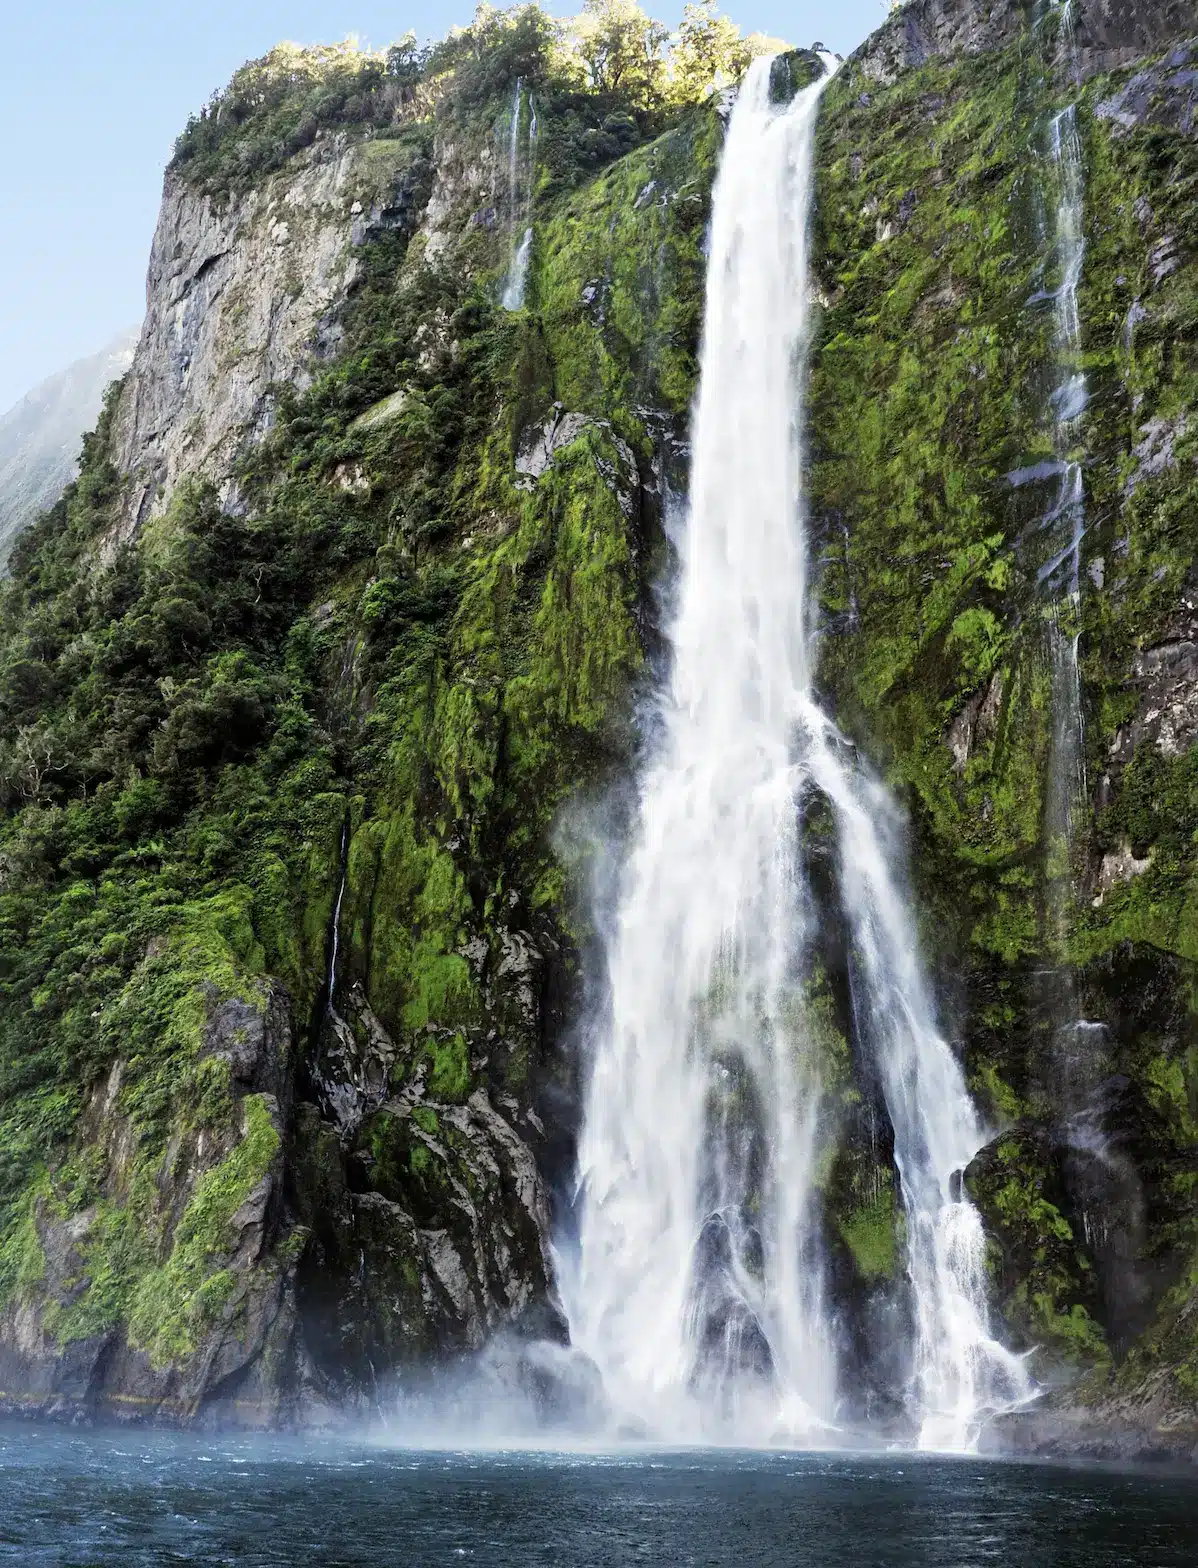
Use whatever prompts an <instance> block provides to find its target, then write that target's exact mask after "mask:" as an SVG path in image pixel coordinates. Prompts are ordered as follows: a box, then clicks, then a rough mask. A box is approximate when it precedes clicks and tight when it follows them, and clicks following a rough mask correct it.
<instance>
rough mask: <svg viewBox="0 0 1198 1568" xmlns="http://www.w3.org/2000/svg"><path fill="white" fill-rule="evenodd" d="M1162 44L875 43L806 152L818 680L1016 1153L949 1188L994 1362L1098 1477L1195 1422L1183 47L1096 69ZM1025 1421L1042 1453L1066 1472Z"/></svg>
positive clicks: (1190, 369)
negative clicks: (884, 54) (1028, 1385)
mask: <svg viewBox="0 0 1198 1568" xmlns="http://www.w3.org/2000/svg"><path fill="white" fill-rule="evenodd" d="M909 9H910V10H911V12H912V13H913V14H912V17H911V18H910V19H906V18H904V17H902V16H900V17H898V18H896V19H894V20H893V21H892V22H891V23H890V24H889V34H890V41H891V44H893V42H894V40H895V39H896V38H905V37H907V36H908V35H907V33H905V32H904V31H903V24H904V23H905V21H906V20H910V21H912V22H913V23H916V24H918V25H919V26H924V27H925V34H926V35H929V36H931V35H934V25H935V22H936V18H937V17H938V16H939V15H940V14H941V13H940V12H939V11H937V10H936V9H935V8H930V9H928V8H925V9H924V10H921V9H920V8H919V7H917V6H912V7H910V8H909ZM1166 13H1167V8H1155V7H1154V8H1150V9H1149V8H1136V7H1122V8H1118V7H1114V6H1108V7H1102V6H1091V7H1089V8H1087V7H1085V6H1082V7H1081V8H1080V11H1079V15H1078V23H1077V33H1076V38H1075V39H1071V38H1070V37H1069V36H1068V35H1067V34H1066V33H1065V32H1064V31H1062V30H1060V29H1059V28H1058V27H1057V25H1056V24H1057V22H1058V21H1059V16H1054V15H1053V14H1052V13H1051V12H1044V11H1039V12H1037V13H1036V14H1035V15H1034V16H1033V18H1032V24H1033V25H1028V26H1026V27H1025V26H1024V25H1023V19H1022V18H1021V17H1019V16H1017V15H1016V14H1015V13H1014V12H1013V11H1012V12H1011V13H1010V14H1008V16H1007V19H1006V24H1005V30H1003V29H1001V28H1000V31H999V33H998V34H997V35H992V36H993V42H992V43H988V44H987V46H986V47H984V48H981V47H974V44H976V43H977V36H976V35H975V37H974V40H973V43H971V45H970V47H969V48H968V50H967V52H965V53H963V54H957V53H955V52H951V51H950V52H949V53H944V52H942V50H941V49H940V48H938V47H936V48H928V49H926V50H924V51H923V53H922V55H921V56H920V63H915V62H914V61H912V63H910V64H908V66H907V68H906V69H905V70H903V71H901V72H900V73H898V74H897V75H895V76H894V79H893V81H892V82H891V84H890V85H889V86H885V87H883V88H881V89H879V86H878V82H879V80H880V76H879V72H878V68H877V46H876V45H870V46H867V47H866V49H865V50H863V51H862V53H861V55H860V57H858V58H855V59H854V60H852V61H850V62H849V64H848V65H847V66H846V68H845V70H844V71H843V72H842V74H841V76H840V78H839V79H838V80H837V81H836V82H835V83H834V84H833V86H832V88H831V89H830V91H829V96H828V103H827V112H826V116H825V120H824V124H823V129H822V138H823V140H822V159H821V163H822V175H821V186H820V195H819V222H820V225H821V230H822V235H821V251H822V280H821V287H822V292H823V294H824V296H825V297H826V299H827V300H828V308H827V310H826V313H825V317H824V323H823V329H822V333H821V343H820V348H819V351H818V354H817V357H816V361H815V369H814V375H813V387H812V403H811V409H810V420H811V430H812V443H813V473H812V487H813V494H814V505H815V510H816V514H817V516H818V517H819V519H820V526H821V528H822V532H823V538H824V563H825V565H824V572H823V578H822V582H821V598H822V604H823V609H824V614H825V624H826V627H827V633H828V635H827V637H826V640H825V645H824V654H823V673H824V679H825V681H826V682H827V684H828V686H829V688H830V690H831V692H832V693H833V694H834V699H835V702H836V707H837V711H838V713H839V715H840V718H841V722H842V723H844V724H845V725H846V726H847V727H848V728H849V730H850V732H851V733H853V734H854V735H856V736H858V737H860V738H861V739H862V740H863V742H864V743H865V744H866V745H867V746H868V748H869V750H870V751H871V753H872V754H873V755H874V756H875V757H877V758H878V759H879V760H880V761H882V762H883V764H884V766H885V767H886V769H887V772H888V775H889V777H890V778H891V780H892V782H894V783H896V784H899V785H900V786H901V787H902V789H903V790H904V792H905V793H906V796H907V799H908V801H909V804H910V810H911V816H912V826H913V832H914V845H913V853H912V868H913V875H914V877H915V878H916V881H917V884H918V887H919V891H920V901H921V905H922V908H923V910H924V919H925V930H926V946H927V950H928V951H929V952H931V953H936V954H939V955H940V963H939V968H940V973H941V994H942V996H943V997H944V998H945V1000H946V1004H947V1010H948V1013H949V1016H950V1017H952V1018H953V1022H954V1027H955V1032H956V1033H957V1036H958V1038H959V1039H960V1041H961V1044H962V1049H963V1053H964V1058H965V1061H966V1064H967V1067H968V1069H969V1071H970V1074H971V1077H972V1082H973V1087H974V1092H975V1094H976V1095H977V1096H978V1098H979V1100H980V1101H981V1103H982V1104H983V1105H984V1106H986V1107H987V1109H988V1113H989V1116H990V1118H991V1122H992V1125H993V1126H995V1127H996V1128H1002V1129H1005V1130H1004V1131H1002V1132H1001V1134H1000V1135H999V1136H997V1137H996V1138H995V1140H994V1142H993V1143H992V1144H991V1145H990V1146H989V1147H988V1148H987V1149H986V1150H984V1151H983V1152H982V1154H981V1155H979V1157H978V1159H977V1161H976V1162H975V1164H974V1165H973V1166H971V1168H970V1170H969V1172H968V1173H967V1180H968V1182H969V1184H970V1187H971V1189H972V1190H973V1192H974V1195H975V1197H976V1198H977V1200H978V1202H979V1203H980V1204H981V1206H982V1208H983V1212H984V1213H985V1215H986V1218H987V1221H988V1225H989V1227H990V1231H991V1236H992V1246H993V1257H994V1268H995V1286H996V1292H997V1296H998V1300H999V1302H1000V1304H1001V1309H1002V1312H1003V1315H1004V1317H1005V1320H1006V1332H1007V1334H1008V1336H1009V1337H1010V1338H1011V1339H1012V1342H1013V1343H1015V1344H1016V1345H1018V1346H1022V1347H1026V1348H1028V1349H1029V1350H1032V1349H1033V1348H1034V1363H1033V1364H1034V1365H1036V1367H1037V1368H1038V1371H1039V1372H1040V1375H1041V1376H1043V1377H1044V1378H1046V1379H1047V1380H1048V1381H1049V1382H1053V1381H1056V1380H1058V1379H1061V1378H1064V1379H1065V1380H1066V1381H1070V1380H1072V1381H1073V1382H1074V1383H1075V1385H1076V1383H1077V1380H1078V1378H1079V1377H1083V1375H1084V1380H1083V1383H1082V1387H1083V1389H1084V1395H1083V1396H1082V1397H1084V1398H1086V1399H1089V1400H1092V1401H1096V1402H1097V1403H1098V1404H1099V1405H1100V1407H1101V1408H1103V1409H1105V1410H1106V1411H1107V1413H1108V1416H1109V1418H1110V1420H1111V1421H1112V1423H1113V1424H1114V1425H1116V1426H1120V1425H1121V1426H1122V1429H1123V1430H1124V1432H1125V1437H1124V1439H1120V1438H1117V1437H1115V1436H1112V1435H1111V1433H1110V1432H1109V1431H1108V1432H1107V1433H1106V1434H1105V1435H1104V1434H1103V1432H1102V1428H1101V1422H1095V1420H1094V1417H1093V1413H1092V1412H1091V1417H1090V1425H1089V1429H1088V1433H1087V1431H1086V1424H1085V1422H1082V1423H1081V1424H1080V1426H1079V1427H1078V1428H1077V1429H1076V1430H1074V1429H1069V1430H1071V1431H1072V1432H1073V1436H1072V1439H1071V1440H1072V1441H1075V1442H1077V1443H1078V1444H1079V1446H1082V1447H1085V1446H1086V1445H1087V1444H1088V1445H1089V1447H1090V1449H1091V1451H1104V1450H1103V1443H1104V1442H1106V1443H1107V1444H1108V1445H1109V1446H1108V1447H1107V1448H1106V1449H1105V1451H1106V1452H1111V1453H1115V1452H1119V1451H1120V1448H1119V1444H1120V1442H1121V1441H1126V1442H1128V1443H1130V1444H1131V1445H1132V1446H1133V1447H1134V1446H1135V1444H1137V1443H1138V1442H1140V1441H1141V1440H1142V1439H1141V1438H1139V1437H1127V1436H1126V1433H1127V1431H1128V1430H1129V1429H1130V1428H1131V1427H1134V1426H1135V1425H1136V1423H1137V1421H1138V1422H1140V1423H1141V1425H1143V1426H1146V1427H1149V1428H1155V1430H1156V1431H1157V1437H1156V1438H1155V1439H1154V1441H1158V1442H1159V1443H1160V1445H1161V1446H1162V1447H1163V1448H1166V1449H1168V1448H1172V1449H1174V1450H1176V1451H1186V1452H1188V1451H1189V1449H1190V1448H1191V1447H1192V1445H1193V1433H1194V1425H1195V1411H1194V1404H1193V1386H1194V1385H1193V1367H1194V1362H1193V1360H1192V1357H1193V1355H1194V1346H1193V1340H1192V1338H1191V1337H1190V1334H1191V1331H1190V1330H1189V1329H1188V1328H1185V1327H1183V1325H1185V1324H1188V1323H1190V1322H1192V1319H1193V1313H1194V1310H1195V1299H1196V1298H1195V1297H1194V1294H1193V1292H1194V1288H1195V1281H1196V1277H1195V1274H1194V1268H1195V1263H1196V1261H1198V1230H1196V1229H1195V1223H1196V1220H1195V1211H1194V1205H1193V1191H1194V1182H1195V1179H1196V1172H1198V1165H1196V1158H1198V1145H1196V1136H1195V1135H1196V1132H1198V1123H1196V1122H1195V1120H1194V1108H1195V1103H1196V1101H1195V1095H1196V1093H1198V1080H1196V1079H1195V1077H1194V1068H1195V1061H1196V1058H1195V1047H1194V1033H1193V1028H1194V1025H1193V1018H1192V1013H1191V1003H1190V997H1191V995H1192V991H1191V987H1192V984H1193V976H1194V971H1193V963H1194V959H1195V957H1196V956H1198V952H1196V949H1195V945H1194V927H1193V908H1192V904H1191V898H1192V893H1191V888H1192V886H1193V877H1194V873H1195V869H1196V866H1195V862H1194V859H1193V847H1192V841H1191V835H1192V831H1193V825H1192V818H1191V812H1192V793H1191V785H1190V783H1189V779H1190V770H1191V769H1192V766H1193V762H1192V758H1193V755H1194V753H1193V750H1192V748H1193V744H1194V740H1195V736H1196V732H1195V730H1194V728H1193V706H1192V705H1193V691H1194V685H1193V682H1194V673H1195V671H1194V664H1193V659H1192V654H1191V651H1190V650H1191V640H1190V639H1191V624H1192V623H1191V614H1192V612H1191V610H1190V603H1191V600H1192V598H1193V581H1192V574H1193V570H1194V539H1193V536H1192V530H1190V529H1189V528H1188V527H1186V526H1185V525H1184V524H1183V523H1182V521H1181V519H1182V517H1183V516H1185V515H1186V514H1187V512H1188V510H1189V509H1190V508H1191V507H1192V506H1193V502H1194V497H1195V485H1196V483H1198V476H1196V474H1195V467H1194V455H1193V451H1192V449H1191V448H1190V446H1189V445H1188V444H1187V441H1186V438H1185V434H1184V432H1185V431H1186V429H1187V428H1188V425H1189V416H1188V413H1187V410H1188V409H1189V408H1190V406H1191V405H1192V402H1193V398H1194V396H1195V392H1196V390H1198V388H1196V386H1195V384H1194V382H1193V379H1192V378H1193V374H1194V365H1193V355H1192V343H1191V328H1190V303H1189V302H1190V298H1191V293H1192V289H1193V273H1192V270H1191V269H1192V265H1193V264H1192V260H1191V257H1190V252H1189V248H1188V243H1189V242H1188V241H1187V239H1186V238H1185V237H1184V236H1185V234H1186V232H1187V230H1188V218H1187V217H1186V215H1185V214H1186V212H1187V211H1188V196H1187V195H1186V191H1187V190H1188V183H1187V182H1188V180H1189V179H1190V178H1191V171H1192V168H1193V162H1194V142H1193V135H1192V123H1193V121H1192V99H1191V93H1192V64H1193V59H1194V57H1195V46H1194V44H1193V43H1178V42H1177V40H1176V39H1174V40H1173V47H1172V48H1171V50H1170V52H1169V53H1167V54H1166V55H1165V56H1164V57H1163V58H1161V59H1158V60H1155V61H1153V62H1152V63H1149V64H1145V63H1140V64H1139V65H1135V64H1132V65H1127V64H1125V65H1124V67H1123V69H1122V70H1121V71H1119V72H1117V73H1116V74H1113V75H1112V74H1110V73H1109V63H1110V60H1112V59H1114V60H1116V61H1124V60H1125V52H1126V51H1128V50H1131V49H1134V48H1135V47H1136V46H1137V41H1139V40H1141V39H1147V38H1151V40H1152V42H1153V43H1154V44H1156V45H1159V44H1160V43H1161V42H1163V41H1165V39H1164V35H1163V34H1162V33H1161V32H1158V31H1156V29H1158V28H1167V27H1168V26H1171V25H1178V26H1179V27H1182V28H1186V27H1192V26H1193V23H1194V17H1193V13H1192V11H1191V10H1190V9H1189V8H1179V9H1178V11H1176V12H1175V13H1169V14H1166ZM997 20H998V18H997V17H996V15H995V13H994V12H993V11H992V12H991V13H990V22H991V25H993V24H994V23H996V21H997ZM948 36H949V38H950V41H951V38H953V37H956V34H950V35H948ZM935 41H936V38H935V36H933V42H935ZM887 47H890V45H888V46H887ZM1104 51H1105V54H1104ZM1079 60H1080V61H1081V63H1082V65H1083V66H1084V70H1083V71H1082V72H1081V73H1080V74H1083V75H1088V79H1087V80H1086V82H1085V84H1084V85H1080V86H1079V85H1078V76H1079V69H1078V66H1079ZM1073 102H1076V104H1077V109H1076V124H1077V127H1078V134H1079V139H1078V142H1077V155H1078V159H1079V162H1078V171H1079V180H1078V181H1077V182H1075V189H1074V190H1073V191H1072V193H1071V192H1070V190H1069V188H1068V187H1067V186H1066V184H1065V183H1064V178H1065V177H1064V176H1062V173H1061V158H1062V154H1061V151H1060V149H1061V147H1062V144H1063V133H1062V130H1061V127H1062V125H1063V124H1064V123H1065V122H1064V121H1063V120H1062V118H1061V115H1062V111H1063V110H1064V109H1065V107H1066V105H1068V104H1070V103H1073ZM1029 149H1030V153H1029ZM1083 191H1084V195H1083V194H1082V192H1083ZM1078 196H1080V198H1081V199H1080V203H1079V204H1078V205H1079V206H1080V212H1081V217H1080V228H1079V231H1078V236H1079V238H1080V239H1082V240H1083V241H1084V254H1081V253H1080V251H1078V250H1077V249H1075V250H1074V251H1073V252H1072V253H1071V254H1072V255H1074V256H1079V257H1080V261H1081V272H1080V282H1079V284H1078V288H1077V301H1078V306H1079V318H1078V329H1077V337H1078V341H1079V344H1080V352H1079V354H1078V356H1077V357H1076V358H1075V359H1073V360H1071V361H1069V364H1068V367H1067V369H1063V368H1062V360H1061V354H1062V347H1061V334H1062V326H1061V323H1062V319H1063V317H1062V305H1061V299H1062V292H1063V291H1064V290H1066V289H1067V288H1068V287H1069V265H1068V258H1067V257H1066V256H1065V255H1064V253H1063V251H1062V249H1061V246H1062V241H1061V239H1060V235H1061V234H1062V232H1064V233H1065V234H1066V237H1067V234H1068V228H1069V224H1070V222H1071V220H1070V219H1069V216H1068V214H1069V210H1070V202H1073V201H1074V200H1075V198H1076V197H1078ZM1062 388H1072V389H1074V391H1076V392H1077V393H1078V395H1077V396H1076V397H1074V396H1073V392H1070V394H1069V396H1070V405H1071V406H1070V408H1069V411H1068V414H1067V416H1064V417H1063V416H1062V415H1061V414H1060V412H1059V409H1060V406H1061V399H1062V397H1063V396H1064V395H1065V394H1064V393H1063V392H1062V390H1061V389H1062ZM1066 520H1068V527H1067V526H1066ZM1075 526H1076V530H1077V533H1076V534H1074V533H1073V529H1074V527H1075ZM1074 538H1080V545H1079V546H1078V553H1077V557H1076V574H1077V576H1076V587H1075V588H1071V587H1070V586H1069V575H1070V572H1071V571H1073V570H1074V568H1073V567H1071V566H1070V565H1069V562H1070V561H1071V560H1072V559H1073V556H1072V550H1073V548H1074V546H1073V540H1074ZM1075 637H1076V639H1077V641H1076V644H1071V640H1072V639H1073V638H1075ZM1071 645H1072V646H1075V647H1076V650H1077V658H1078V660H1079V675H1078V678H1077V681H1076V684H1073V682H1072V680H1070V679H1066V678H1065V677H1063V676H1062V671H1063V670H1068V668H1069V665H1070V657H1071V655H1070V652H1069V650H1070V646H1071ZM854 1117H855V1118H856V1120H857V1122H858V1126H857V1129H856V1131H853V1130H852V1121H853V1117H850V1131H849V1132H848V1134H847V1135H846V1144H845V1148H846V1151H851V1150H852V1149H853V1147H854V1142H856V1145H857V1147H858V1149H860V1150H862V1151H864V1150H865V1149H866V1147H867V1145H868V1144H869V1141H870V1137H871V1125H870V1124H871V1116H870V1114H869V1112H868V1107H864V1108H862V1109H861V1110H859V1111H857V1112H855V1113H854ZM862 1160H863V1161H864V1163H865V1169H866V1171H867V1172H868V1167H869V1159H868V1156H867V1155H865V1153H864V1152H862V1153H861V1154H860V1155H857V1156H851V1155H850V1157H849V1158H848V1165H847V1169H846V1171H845V1174H844V1177H843V1180H844V1182H845V1186H846V1189H847V1190H849V1191H852V1190H868V1179H867V1177H866V1176H863V1175H862V1173H861V1170H860V1169H858V1164H857V1163H854V1161H856V1162H858V1163H859V1162H860V1161H862ZM1070 1368H1072V1369H1073V1370H1072V1373H1070V1371H1069V1370H1068V1369H1070ZM1077 1397H1078V1394H1077V1391H1076V1387H1075V1390H1074V1393H1073V1394H1072V1395H1071V1396H1070V1398H1071V1399H1076V1398H1077ZM1036 1419H1037V1420H1043V1421H1044V1423H1045V1424H1044V1425H1043V1426H1038V1425H1037V1424H1036V1421H1033V1420H1031V1419H1030V1418H1029V1420H1028V1421H1027V1422H1026V1423H1025V1424H1024V1426H1023V1427H1022V1428H1021V1429H1020V1430H1021V1432H1022V1435H1023V1437H1024V1438H1025V1439H1026V1440H1027V1441H1029V1442H1033V1443H1034V1442H1036V1441H1039V1440H1040V1438H1041V1437H1042V1436H1044V1434H1045V1433H1047V1432H1049V1431H1051V1433H1052V1440H1053V1441H1061V1442H1064V1441H1065V1440H1066V1439H1065V1437H1064V1436H1063V1434H1064V1432H1065V1431H1066V1428H1067V1423H1062V1424H1061V1425H1057V1426H1053V1425H1052V1423H1051V1421H1050V1420H1049V1418H1048V1417H1047V1416H1045V1417H1043V1418H1036Z"/></svg>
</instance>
